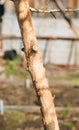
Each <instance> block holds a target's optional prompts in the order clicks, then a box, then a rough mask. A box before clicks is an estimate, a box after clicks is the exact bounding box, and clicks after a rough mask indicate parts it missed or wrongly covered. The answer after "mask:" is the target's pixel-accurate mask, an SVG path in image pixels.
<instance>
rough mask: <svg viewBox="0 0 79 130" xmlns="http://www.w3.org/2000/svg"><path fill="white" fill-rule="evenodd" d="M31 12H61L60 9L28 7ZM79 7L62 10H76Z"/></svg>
mask: <svg viewBox="0 0 79 130" xmlns="http://www.w3.org/2000/svg"><path fill="white" fill-rule="evenodd" d="M30 11H31V12H36V13H56V12H61V10H60V9H51V10H44V9H35V8H32V7H30ZM77 11H79V9H64V12H77Z"/></svg>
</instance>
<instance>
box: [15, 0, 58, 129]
mask: <svg viewBox="0 0 79 130" xmlns="http://www.w3.org/2000/svg"><path fill="white" fill-rule="evenodd" d="M13 1H14V4H15V8H16V13H17V17H18V22H19V25H20V29H21V34H22V38H23V44H24V51H25V56H26V60H27V67H28V71H29V72H30V75H31V77H32V81H33V84H34V87H35V90H36V93H37V96H38V99H39V101H40V106H41V113H42V119H43V123H44V129H45V130H59V126H58V121H57V116H56V112H55V107H54V97H53V98H52V94H51V92H50V90H49V85H48V81H47V79H46V76H45V69H44V67H43V62H42V59H41V56H40V51H39V48H38V43H37V40H36V36H35V32H34V29H33V25H32V20H31V15H30V10H29V4H28V0H13Z"/></svg>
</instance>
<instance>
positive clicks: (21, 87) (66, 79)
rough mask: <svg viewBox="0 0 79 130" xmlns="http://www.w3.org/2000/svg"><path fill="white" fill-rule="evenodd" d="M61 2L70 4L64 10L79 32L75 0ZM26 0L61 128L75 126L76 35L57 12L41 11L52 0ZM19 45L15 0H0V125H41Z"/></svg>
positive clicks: (78, 122) (78, 108)
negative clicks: (27, 0)
mask: <svg viewBox="0 0 79 130" xmlns="http://www.w3.org/2000/svg"><path fill="white" fill-rule="evenodd" d="M59 3H60V4H62V6H63V7H64V9H67V10H68V9H71V11H69V10H68V11H67V12H65V14H66V15H67V16H68V17H69V18H70V19H71V20H72V23H73V25H74V27H75V28H76V30H77V32H79V0H59ZM29 4H30V7H31V15H32V21H33V26H34V29H35V33H36V36H37V40H38V44H39V48H40V51H41V56H42V59H43V63H44V66H45V68H46V75H47V78H48V81H49V86H50V90H51V92H52V95H55V106H56V110H57V116H58V120H59V125H60V129H61V130H79V37H78V36H76V34H75V33H74V31H73V29H72V28H71V27H70V25H69V24H68V23H67V21H66V20H65V19H64V18H63V15H62V14H61V12H59V11H57V12H54V13H51V11H50V12H49V13H44V11H45V10H47V11H48V10H54V9H56V10H58V8H57V6H56V4H55V3H54V2H53V0H34V1H32V0H29ZM33 9H34V11H33ZM37 10H39V11H37ZM40 10H42V12H43V13H40ZM38 12H39V13H38ZM22 48H23V42H22V38H21V33H20V29H19V25H18V21H17V17H16V11H15V7H14V3H13V2H12V1H10V0H1V1H0V130H14V129H15V130H38V129H39V130H43V125H42V121H41V116H40V112H39V103H38V100H37V97H36V93H35V90H34V88H33V85H32V81H31V78H30V75H29V73H28V72H27V61H26V60H25V56H24V52H23V51H22ZM40 69H41V68H40ZM25 106H26V108H25ZM29 106H30V107H29Z"/></svg>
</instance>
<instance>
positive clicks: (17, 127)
mask: <svg viewBox="0 0 79 130" xmlns="http://www.w3.org/2000/svg"><path fill="white" fill-rule="evenodd" d="M5 66H6V65H5ZM45 67H46V70H47V71H46V74H47V77H48V80H49V84H50V90H51V92H52V94H54V95H55V106H56V107H69V108H73V107H78V106H79V69H78V68H77V69H69V70H68V69H66V68H61V67H58V66H55V65H51V64H47V65H45ZM17 69H18V71H21V73H19V76H18V74H17V73H13V74H12V73H11V75H13V78H12V79H11V78H10V75H9V74H8V77H6V76H3V75H7V74H6V71H4V72H3V73H1V75H0V99H2V100H3V101H4V104H5V105H39V103H38V100H37V97H36V93H35V90H34V88H33V86H32V84H31V87H30V88H29V89H27V88H26V85H25V70H24V69H23V68H21V67H20V64H17V67H16V66H15V67H14V70H15V71H16V70H17ZM20 74H21V75H22V74H23V75H24V77H21V76H20ZM26 77H29V75H28V74H27V76H26ZM57 115H58V120H59V124H60V128H61V130H79V111H75V110H74V111H67V110H63V111H60V112H57ZM38 129H39V130H43V125H42V121H41V117H40V115H39V114H28V113H26V112H24V111H21V112H17V111H5V114H4V115H3V116H0V130H38Z"/></svg>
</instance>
